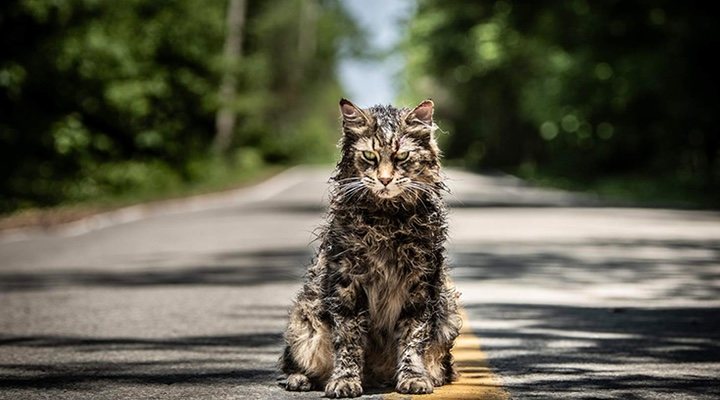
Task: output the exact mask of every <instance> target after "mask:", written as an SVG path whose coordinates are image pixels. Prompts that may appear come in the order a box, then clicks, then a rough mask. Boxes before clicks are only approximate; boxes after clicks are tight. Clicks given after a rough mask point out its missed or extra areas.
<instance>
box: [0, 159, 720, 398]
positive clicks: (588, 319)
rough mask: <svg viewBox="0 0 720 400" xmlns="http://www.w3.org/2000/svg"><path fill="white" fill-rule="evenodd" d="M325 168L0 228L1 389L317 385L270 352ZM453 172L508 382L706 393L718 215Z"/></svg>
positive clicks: (477, 295) (718, 262) (13, 394)
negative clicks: (55, 222)
mask: <svg viewBox="0 0 720 400" xmlns="http://www.w3.org/2000/svg"><path fill="white" fill-rule="evenodd" d="M328 175H329V171H328V170H327V169H326V168H296V169H293V170H290V171H288V172H286V173H283V174H281V175H280V176H278V177H276V178H274V179H272V180H270V181H268V182H265V183H263V184H261V185H259V186H257V187H254V188H249V189H244V190H240V191H236V192H229V193H223V194H218V195H214V196H206V197H203V198H197V199H193V200H188V201H177V202H173V203H167V204H164V205H162V206H153V207H144V206H143V207H135V208H132V209H128V210H123V211H122V212H116V213H111V214H107V215H103V216H99V217H96V218H92V219H89V220H86V221H83V222H80V223H76V224H71V225H67V226H64V227H61V228H59V229H56V230H54V231H51V232H41V231H36V232H33V231H24V232H12V233H7V232H6V233H5V234H3V235H2V236H0V398H4V399H44V398H47V399H66V398H67V399H77V398H79V399H125V398H162V399H166V398H183V399H185V398H204V399H208V398H213V399H225V398H227V399H230V398H247V399H256V398H271V399H282V398H293V399H296V398H317V397H320V396H321V393H320V392H311V393H305V394H298V393H287V392H284V391H283V390H282V389H281V388H280V387H279V386H278V384H277V381H278V377H279V372H278V371H277V369H276V367H275V363H276V360H277V358H278V356H279V352H280V349H281V335H282V331H283V328H284V325H285V323H286V312H287V308H288V306H289V304H290V302H291V301H292V297H293V295H294V293H295V292H296V290H297V289H298V288H299V286H300V278H301V276H302V273H303V270H304V268H305V266H306V265H307V263H308V262H309V259H310V256H311V253H312V245H313V244H312V243H311V241H312V239H313V234H312V230H313V229H314V228H315V227H316V226H317V225H318V224H319V223H320V221H321V218H322V204H323V199H324V198H325V197H326V195H327V191H326V184H325V181H326V179H327V177H328ZM449 176H450V186H451V187H453V188H454V195H453V196H450V197H449V198H448V201H449V202H450V203H451V204H452V205H453V208H452V210H451V240H450V243H449V249H450V253H451V258H452V262H453V266H454V276H455V279H456V283H457V285H458V287H459V289H460V291H461V292H462V293H463V295H462V300H463V304H464V309H465V311H466V313H467V315H468V318H469V321H468V326H469V327H470V328H471V329H472V331H473V333H474V334H475V335H476V336H477V337H479V340H480V346H481V347H482V350H483V351H484V353H485V354H486V355H487V361H488V363H489V365H490V367H491V368H492V369H493V373H494V375H495V376H497V377H498V379H499V381H500V382H502V388H503V389H504V390H505V391H506V392H507V393H509V397H510V398H513V399H556V398H557V399H717V398H719V397H720V379H719V378H718V377H719V376H720V296H719V294H720V213H717V212H703V211H679V210H662V209H628V208H610V207H596V206H597V204H598V203H597V202H596V201H595V200H593V199H591V198H584V197H580V196H575V195H572V194H568V193H563V192H554V191H546V190H538V189H533V188H529V187H527V186H525V185H523V184H522V182H519V181H517V180H515V179H513V178H508V177H500V176H496V177H492V176H479V175H472V174H467V173H460V172H451V173H449ZM381 396H382V392H381V391H375V392H373V393H371V394H369V395H366V396H365V397H366V398H379V397H381Z"/></svg>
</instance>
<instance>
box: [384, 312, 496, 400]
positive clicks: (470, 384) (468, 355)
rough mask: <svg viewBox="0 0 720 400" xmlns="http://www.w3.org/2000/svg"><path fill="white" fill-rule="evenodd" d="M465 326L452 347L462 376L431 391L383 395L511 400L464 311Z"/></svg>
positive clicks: (420, 399) (394, 398) (392, 399)
mask: <svg viewBox="0 0 720 400" xmlns="http://www.w3.org/2000/svg"><path fill="white" fill-rule="evenodd" d="M462 317H463V328H462V330H461V331H460V336H459V337H458V339H457V341H456V342H455V347H454V348H453V350H452V353H453V355H454V356H455V363H456V364H457V367H458V371H459V372H460V378H459V379H458V380H457V381H455V382H453V383H452V384H450V385H445V386H442V387H438V388H435V390H434V392H433V393H432V394H425V395H412V396H411V395H402V394H399V393H390V394H386V395H383V399H386V400H401V399H402V400H409V399H417V400H425V399H428V400H430V399H475V400H508V399H509V398H510V395H509V394H508V392H506V391H505V390H503V388H502V382H501V381H500V378H499V377H498V376H497V375H495V374H493V372H492V370H491V369H490V366H489V365H488V363H487V356H486V355H485V353H484V352H483V351H482V350H481V349H480V338H479V337H477V336H476V335H475V334H474V333H473V332H472V329H471V328H470V321H469V320H468V316H467V314H466V313H465V312H464V311H462Z"/></svg>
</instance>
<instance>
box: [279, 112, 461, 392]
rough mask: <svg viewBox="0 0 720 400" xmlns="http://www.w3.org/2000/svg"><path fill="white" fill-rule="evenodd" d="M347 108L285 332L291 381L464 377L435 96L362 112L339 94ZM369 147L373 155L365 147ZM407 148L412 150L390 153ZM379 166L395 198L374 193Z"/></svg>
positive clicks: (423, 382) (417, 382)
mask: <svg viewBox="0 0 720 400" xmlns="http://www.w3.org/2000/svg"><path fill="white" fill-rule="evenodd" d="M420 107H423V108H422V109H421V108H420ZM428 108H429V110H428ZM341 111H342V114H343V139H342V141H341V148H342V157H341V159H340V161H339V162H338V164H337V168H336V170H335V173H334V175H333V177H332V178H331V184H332V192H331V193H332V198H331V204H330V209H329V212H328V215H327V222H326V224H325V225H324V226H323V227H322V228H321V230H320V235H319V239H320V246H319V249H318V254H317V257H316V260H315V262H314V263H313V265H312V266H311V267H310V268H309V269H308V272H307V275H306V280H305V284H304V286H303V288H302V289H301V291H300V293H299V294H298V296H297V299H296V301H295V304H294V305H293V307H292V309H291V311H290V322H289V325H288V328H287V331H286V333H285V340H286V347H285V351H284V353H283V355H282V357H281V360H280V364H281V368H282V370H283V372H285V373H286V374H287V376H288V378H287V383H286V388H287V389H288V390H302V391H304V390H311V389H322V388H324V390H325V394H326V395H327V396H328V397H355V396H358V395H360V394H362V392H363V387H367V386H386V385H394V386H395V388H396V390H398V391H399V392H402V393H430V392H432V390H433V386H440V385H443V384H446V383H449V382H451V381H452V380H453V379H454V378H455V377H456V372H455V368H454V364H453V358H452V355H451V354H450V349H451V348H452V346H453V343H454V341H455V338H456V337H457V335H458V332H459V329H460V324H461V322H460V321H461V320H460V317H459V315H458V311H457V297H458V296H457V293H456V291H455V289H454V288H453V286H452V284H451V283H450V280H449V278H448V276H447V267H446V264H445V249H444V243H445V240H446V235H447V224H446V216H445V207H444V203H443V201H442V199H441V196H440V193H441V191H442V190H444V189H445V186H444V184H443V182H442V179H441V176H440V164H439V156H440V154H439V150H438V148H437V145H436V143H435V138H434V136H433V135H434V130H435V125H434V124H433V123H432V120H431V119H429V118H428V111H429V112H430V114H429V115H430V117H431V115H432V114H431V113H432V103H431V102H423V103H422V104H421V105H420V106H418V107H416V108H415V109H413V110H411V109H407V108H402V109H398V108H394V107H391V106H375V107H372V108H370V109H368V110H361V109H359V108H357V107H356V106H354V105H352V103H350V102H347V101H345V100H343V102H341ZM368 146H372V149H373V150H374V151H376V152H377V154H378V156H379V159H378V160H377V162H376V163H372V162H368V161H367V160H365V159H364V158H363V157H362V156H361V153H362V151H363V149H367V148H368ZM400 150H409V151H410V154H411V157H409V159H408V160H406V161H405V162H391V161H392V157H394V154H397V152H398V151H400ZM383 173H384V174H390V173H392V174H393V175H392V176H393V179H394V181H393V182H397V185H396V188H398V190H400V192H399V194H398V195H397V196H394V197H392V198H381V197H378V196H377V195H376V194H375V193H374V192H373V190H374V189H373V190H371V188H375V187H376V186H377V182H376V181H377V179H378V176H379V175H380V174H383ZM347 182H360V183H358V184H353V185H349V184H347ZM402 182H405V184H406V185H407V186H406V187H404V189H399V188H400V184H401V183H402ZM373 185H375V186H373ZM348 187H349V188H348Z"/></svg>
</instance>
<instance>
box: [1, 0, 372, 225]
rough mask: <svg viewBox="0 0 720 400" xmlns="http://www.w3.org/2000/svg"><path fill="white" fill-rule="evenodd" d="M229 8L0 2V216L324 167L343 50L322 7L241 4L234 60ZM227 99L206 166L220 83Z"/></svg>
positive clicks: (340, 16)
mask: <svg viewBox="0 0 720 400" xmlns="http://www.w3.org/2000/svg"><path fill="white" fill-rule="evenodd" d="M226 12H227V3H226V2H224V1H204V0H164V1H145V0H127V1H125V0H124V1H96V0H67V1H54V0H10V1H4V2H2V5H0V49H1V50H0V51H1V52H2V58H1V59H0V113H1V118H0V193H2V196H1V197H0V211H9V210H13V209H17V208H20V207H28V206H44V205H52V204H56V203H59V202H64V201H78V200H84V199H92V198H98V197H103V196H112V195H115V194H119V193H123V192H126V191H137V190H143V188H145V189H147V190H152V191H163V190H170V189H172V188H173V187H176V186H181V185H183V184H185V183H187V182H192V181H207V180H212V179H222V175H224V174H231V173H230V172H228V171H232V170H248V169H253V168H255V167H257V166H258V165H259V164H261V163H273V162H275V163H277V162H283V163H294V162H303V161H308V160H310V159H312V160H318V159H319V160H323V159H324V160H330V159H332V157H333V154H334V153H333V151H334V144H335V142H336V140H337V126H336V124H337V115H336V111H337V110H336V107H335V104H336V102H337V99H338V98H339V97H340V96H341V95H342V90H341V88H340V86H339V84H338V81H337V79H336V78H335V67H336V63H337V62H338V59H339V57H340V55H341V48H345V49H351V48H353V46H355V47H357V46H356V45H352V43H359V42H360V41H361V40H362V36H361V35H360V31H359V30H358V29H357V28H356V27H355V25H354V23H353V21H352V20H351V19H350V18H349V17H348V16H347V15H346V13H345V12H344V9H343V8H342V7H340V5H339V4H338V2H337V1H333V0H323V1H317V0H277V1H272V2H264V1H263V2H259V1H248V2H247V9H246V10H245V23H244V29H242V32H241V34H242V35H243V36H242V42H243V54H242V57H241V58H238V59H233V58H227V57H223V44H224V42H225V39H226V26H225V24H226ZM223 74H225V75H228V74H229V75H230V76H231V78H232V80H233V81H234V83H235V84H236V91H237V95H236V96H235V97H234V98H233V99H232V102H231V103H230V104H225V106H226V107H227V108H228V109H230V110H232V112H234V113H235V114H236V115H237V123H236V124H235V128H234V135H232V139H231V141H230V143H228V145H227V146H223V149H224V148H228V151H227V152H226V154H225V155H224V157H221V158H220V159H217V158H213V157H212V156H211V155H210V154H211V152H210V151H209V150H210V146H211V143H212V141H213V138H214V136H215V132H216V129H215V116H216V112H217V110H218V108H219V107H220V105H219V96H218V91H219V87H220V81H221V77H222V76H223Z"/></svg>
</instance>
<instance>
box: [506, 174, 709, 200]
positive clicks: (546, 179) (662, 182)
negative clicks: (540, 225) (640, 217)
mask: <svg viewBox="0 0 720 400" xmlns="http://www.w3.org/2000/svg"><path fill="white" fill-rule="evenodd" d="M515 175H517V176H518V177H520V178H522V179H525V180H526V181H528V182H530V183H532V184H534V185H537V186H544V187H552V188H556V189H563V190H570V191H579V192H585V193H591V194H594V195H596V196H598V197H599V198H600V199H601V200H603V201H606V202H608V203H609V204H611V205H621V206H631V207H667V208H681V209H720V188H718V187H717V186H716V185H715V186H714V185H711V184H708V183H706V182H704V181H703V180H702V179H699V178H698V177H693V176H667V177H658V176H648V175H620V176H607V177H600V178H595V179H585V180H580V179H570V178H567V177H561V176H557V175H553V174H550V173H545V172H540V171H537V170H536V171H532V172H528V171H523V170H522V169H521V170H518V171H515Z"/></svg>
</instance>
